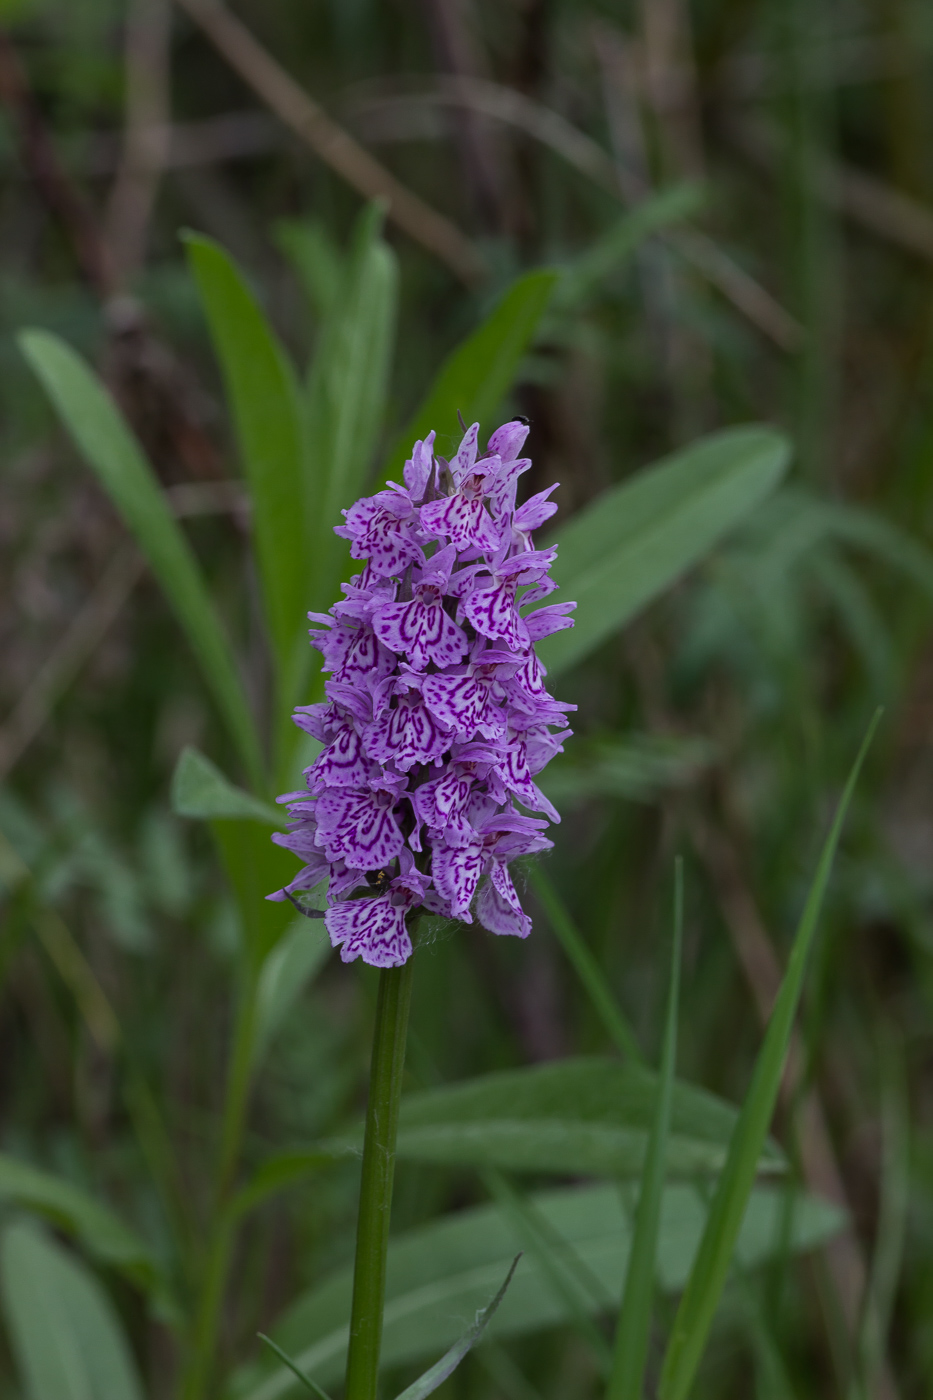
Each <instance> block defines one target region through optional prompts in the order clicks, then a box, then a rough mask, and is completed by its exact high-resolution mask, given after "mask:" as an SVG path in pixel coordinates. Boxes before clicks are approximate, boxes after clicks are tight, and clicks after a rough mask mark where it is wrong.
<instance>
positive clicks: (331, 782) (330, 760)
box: [309, 724, 379, 869]
mask: <svg viewBox="0 0 933 1400" xmlns="http://www.w3.org/2000/svg"><path fill="white" fill-rule="evenodd" d="M374 770H375V771H376V772H378V771H379V770H378V768H377V767H376V764H375V763H373V761H372V759H371V758H370V757H369V756H368V755H367V753H366V751H365V750H364V748H363V740H362V738H361V737H360V734H359V732H358V730H357V729H356V728H354V726H353V725H352V724H345V725H344V726H343V728H342V729H341V730H340V731H339V733H338V734H337V737H336V738H335V739H334V740H333V741H332V742H331V743H330V744H328V746H327V748H326V749H323V750H322V751H321V752H320V753H319V754H318V756H317V758H316V759H315V761H314V765H313V767H312V769H311V777H310V782H309V786H310V787H311V790H312V792H322V791H323V790H324V789H325V788H334V787H336V788H362V787H365V786H366V785H367V784H368V783H369V780H370V778H371V777H372V776H373V771H374ZM368 868H369V867H367V869H368Z"/></svg>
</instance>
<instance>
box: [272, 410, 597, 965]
mask: <svg viewBox="0 0 933 1400" xmlns="http://www.w3.org/2000/svg"><path fill="white" fill-rule="evenodd" d="M527 434H528V428H527V427H526V426H525V424H524V423H523V421H522V420H520V419H515V420H514V421H512V422H510V423H506V424H504V425H503V426H502V427H501V428H499V429H497V431H496V432H494V433H493V435H492V437H491V438H490V439H489V444H488V448H487V454H486V456H484V457H481V458H480V459H479V460H477V448H478V436H479V424H478V423H474V424H473V426H472V427H471V428H470V429H469V430H468V431H467V432H466V434H465V436H464V438H463V441H462V442H461V444H460V447H459V450H458V451H457V454H456V456H455V457H454V458H453V460H452V461H451V462H449V463H448V462H446V461H445V460H444V459H443V458H441V457H435V456H434V452H433V446H434V434H433V433H431V434H429V436H428V437H427V438H426V439H425V440H424V441H423V442H416V443H415V446H414V449H413V452H412V455H411V459H410V460H409V461H408V462H407V463H406V464H405V474H404V482H405V484H404V486H397V485H395V484H394V483H392V482H390V483H389V489H387V490H385V491H380V492H378V493H377V494H376V495H375V496H369V497H366V498H364V499H363V500H361V501H357V503H356V505H354V506H352V507H351V508H350V509H349V510H346V511H344V512H343V514H344V517H345V520H346V524H344V525H340V526H337V527H336V533H337V534H338V535H342V536H343V537H344V538H345V539H348V540H349V541H350V553H351V555H352V557H353V558H354V559H360V560H365V561H366V562H365V564H364V567H363V570H362V572H361V573H359V574H357V575H356V576H355V577H354V578H353V579H352V580H351V582H350V583H348V584H343V585H342V589H343V592H344V594H345V597H344V598H343V600H342V601H341V602H339V603H336V604H335V605H334V607H332V608H331V610H330V613H329V614H320V613H311V614H309V616H310V618H311V620H312V621H314V622H318V623H321V624H323V628H324V629H326V630H317V629H315V630H313V631H312V633H311V637H312V645H313V646H315V647H317V648H318V649H319V650H320V651H321V653H322V655H323V658H324V667H325V669H326V670H328V671H329V672H330V678H329V680H328V681H327V683H326V685H325V694H326V696H327V698H326V700H325V701H323V702H322V703H321V704H317V705H308V706H304V707H302V708H300V709H299V710H297V711H296V714H295V722H296V723H297V724H298V725H299V726H300V727H301V728H302V729H304V730H306V731H307V732H308V733H309V734H312V735H313V736H314V737H315V738H316V739H317V740H319V741H320V743H321V744H323V745H324V747H323V749H322V750H321V752H320V753H319V754H318V756H317V758H316V759H315V761H314V763H313V764H312V765H311V767H310V768H308V769H306V771H305V778H306V790H304V791H302V792H297V793H289V794H287V795H286V796H285V797H283V798H280V799H279V800H280V801H282V802H287V803H289V805H290V815H291V818H292V827H291V829H290V831H289V832H288V833H287V834H285V835H277V836H275V837H274V838H273V839H274V840H277V841H278V842H279V843H280V844H281V845H283V846H286V847H287V848H288V849H289V850H291V851H294V853H295V854H296V855H298V856H300V857H301V859H302V860H303V861H304V862H305V865H304V867H303V869H302V870H301V871H300V872H299V874H298V875H297V876H296V878H295V879H294V880H293V881H292V882H291V884H289V885H287V886H286V888H285V889H284V890H279V891H278V892H277V893H276V894H274V895H271V896H269V897H270V898H271V899H286V898H288V899H291V900H292V901H293V902H295V903H297V904H298V906H299V908H300V907H301V904H300V899H301V894H302V892H304V891H308V890H310V889H312V888H313V887H314V886H316V885H318V884H319V883H320V882H321V881H322V880H323V879H324V878H325V877H326V878H327V879H328V887H327V903H328V908H327V912H326V914H325V916H324V917H325V922H326V926H327V929H328V932H329V934H330V938H331V942H332V943H333V945H334V946H335V947H338V946H339V947H340V950H341V957H342V958H343V960H344V961H345V962H349V961H350V960H352V959H353V958H356V957H362V958H363V961H364V962H367V963H371V964H372V965H373V966H376V967H394V966H398V965H399V964H401V963H403V962H405V960H406V959H407V958H408V956H409V954H410V953H411V946H412V945H411V939H410V937H409V933H408V927H407V919H408V915H409V914H410V913H411V911H413V910H415V909H417V908H420V907H423V908H425V909H427V910H428V911H430V912H433V913H437V914H442V915H445V916H446V917H449V918H454V919H463V920H465V921H466V922H467V923H470V922H472V918H473V911H474V910H475V913H476V917H477V918H478V920H479V922H480V923H481V924H483V925H484V927H486V928H487V929H490V930H491V931H492V932H493V933H503V934H517V935H518V937H520V938H524V937H526V936H527V934H528V933H529V932H530V931H531V924H530V921H529V919H528V916H527V915H526V914H525V913H524V912H523V910H522V907H521V905H520V903H519V899H518V895H517V893H516V891H515V886H514V884H513V883H512V879H511V876H510V875H509V862H510V861H512V860H514V859H515V858H516V857H517V856H523V855H528V854H530V853H531V852H534V851H542V850H545V849H546V848H548V847H549V846H550V845H551V844H552V843H551V842H550V841H549V840H548V839H547V837H546V836H545V835H544V830H545V828H546V827H547V824H548V823H547V820H545V819H544V818H545V817H546V818H549V819H550V820H551V821H555V822H556V821H559V820H560V818H559V816H558V814H557V812H556V811H555V810H554V808H553V807H552V805H551V803H550V802H549V801H548V799H547V798H546V797H545V796H544V794H543V793H542V792H541V791H540V789H539V788H538V787H537V786H536V785H535V782H534V778H535V775H536V774H538V773H540V771H541V769H542V768H544V766H545V764H547V763H548V761H549V760H550V759H551V758H552V757H553V755H554V754H555V753H558V752H560V750H561V747H562V744H561V741H562V739H563V738H565V737H567V736H568V735H569V730H568V729H567V719H566V711H567V710H570V709H573V708H574V706H571V705H565V704H561V703H559V702H558V701H556V700H554V699H553V698H552V697H551V696H550V695H549V694H548V692H547V690H546V689H545V683H544V677H545V672H544V668H543V666H542V665H541V663H540V661H539V660H538V658H537V656H536V654H535V649H534V644H535V642H537V641H538V640H540V638H542V637H546V636H548V635H549V634H550V633H552V632H556V631H559V630H560V629H562V628H564V627H570V626H572V622H571V619H570V618H569V617H568V616H567V614H568V612H570V611H571V610H572V608H573V607H574V604H573V603H558V604H556V605H551V606H548V607H542V608H538V609H537V610H536V611H533V612H531V613H530V614H527V615H525V616H523V615H522V608H523V607H524V606H525V605H526V604H533V603H538V602H540V601H541V600H542V599H543V598H545V597H546V596H547V595H548V594H549V593H551V592H553V590H554V589H555V588H556V586H557V585H556V584H555V583H554V582H553V580H551V579H550V578H549V577H548V570H549V568H550V566H551V564H552V563H553V561H554V557H555V554H556V550H554V549H547V550H540V549H535V548H534V544H533V542H532V538H531V532H532V531H533V530H535V529H537V527H538V526H539V525H542V524H543V523H544V521H545V520H547V519H548V518H549V516H551V515H552V514H553V513H554V511H555V510H556V509H557V507H556V506H555V505H554V503H553V502H551V501H550V500H549V499H548V498H549V496H550V495H551V492H552V491H554V490H555V489H556V488H555V486H552V487H550V488H549V489H548V490H547V491H542V492H540V493H539V494H538V495H536V496H532V498H531V499H530V500H528V501H526V502H525V504H524V505H522V506H519V507H518V508H516V505H515V499H516V486H517V482H518V478H519V476H520V475H521V474H522V472H524V471H527V469H528V468H529V467H530V466H531V463H530V461H529V460H528V459H527V458H523V457H520V456H519V453H520V451H521V448H522V446H523V444H524V441H525V438H526V436H527ZM516 804H517V805H516ZM519 807H522V808H524V809H526V811H524V812H523V811H520V810H519V809H518V808H519ZM527 812H532V813H538V814H542V813H543V814H544V816H543V817H542V816H541V815H538V816H529V815H527V814H526V813H527Z"/></svg>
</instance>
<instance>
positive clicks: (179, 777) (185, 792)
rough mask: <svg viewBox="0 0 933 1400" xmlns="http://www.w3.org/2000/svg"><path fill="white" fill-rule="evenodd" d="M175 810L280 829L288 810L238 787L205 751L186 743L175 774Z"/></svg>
mask: <svg viewBox="0 0 933 1400" xmlns="http://www.w3.org/2000/svg"><path fill="white" fill-rule="evenodd" d="M172 810H173V811H174V812H177V814H178V816H180V817H200V818H202V819H203V820H205V821H211V820H213V819H214V818H215V817H223V818H227V819H228V820H241V821H246V820H252V821H260V822H266V823H267V824H268V825H269V826H274V827H276V828H277V829H278V830H281V829H282V827H283V826H285V824H286V817H285V813H284V812H283V811H281V810H279V809H278V808H276V807H273V806H272V805H271V803H268V802H262V801H260V799H259V798H258V797H253V796H252V794H251V793H248V792H244V791H243V789H242V788H239V787H236V786H235V785H234V784H233V783H231V781H230V779H229V778H227V777H225V776H224V774H223V773H221V771H220V769H219V768H218V767H217V765H216V764H214V763H212V762H211V760H210V759H209V758H206V757H205V756H204V754H203V753H201V752H200V751H199V750H198V749H196V748H194V747H193V746H192V745H191V744H186V745H185V747H184V748H183V749H182V751H181V754H180V755H179V758H178V762H177V763H176V765H175V772H174V774H173V776H172Z"/></svg>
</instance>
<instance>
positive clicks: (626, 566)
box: [539, 427, 790, 675]
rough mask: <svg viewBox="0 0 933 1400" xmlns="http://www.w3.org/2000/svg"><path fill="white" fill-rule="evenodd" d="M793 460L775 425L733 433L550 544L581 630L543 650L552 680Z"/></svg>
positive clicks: (651, 472) (758, 497) (668, 466)
mask: <svg viewBox="0 0 933 1400" xmlns="http://www.w3.org/2000/svg"><path fill="white" fill-rule="evenodd" d="M789 461H790V446H789V444H788V442H787V439H786V438H784V437H783V436H782V435H781V434H780V433H778V432H775V431H774V429H773V428H763V427H743V428H728V429H726V430H724V431H723V432H719V433H712V434H710V436H709V437H706V438H702V439H701V440H700V441H699V442H696V443H693V444H691V446H690V447H687V448H684V449H683V450H682V451H680V452H677V453H675V454H674V455H673V456H672V457H670V458H668V459H667V460H666V461H663V462H660V463H659V464H658V465H657V466H654V467H651V468H649V469H647V470H645V471H641V472H638V473H636V475H635V476H634V477H632V478H631V479H630V480H628V481H625V482H623V483H622V484H621V485H620V486H615V487H613V488H612V489H611V490H609V491H604V492H603V494H602V495H601V496H598V497H597V498H596V500H595V501H593V502H592V504H591V505H589V506H587V507H586V509H585V510H582V511H580V512H579V514H577V515H575V516H574V517H573V519H572V520H571V521H569V523H568V524H567V525H565V526H564V527H563V528H562V529H561V530H559V531H558V532H557V534H556V536H555V537H554V539H552V540H549V541H548V543H556V544H558V545H559V546H560V552H559V554H558V557H557V561H556V563H555V565H554V568H553V570H552V573H553V577H554V578H555V579H556V581H557V583H558V584H559V585H560V587H561V589H562V590H563V596H564V597H566V598H573V599H575V600H576V603H577V608H576V612H575V613H574V625H573V627H572V628H571V629H570V630H569V631H565V632H558V633H556V634H555V635H554V636H551V637H547V638H545V640H544V641H543V642H541V644H540V646H539V651H540V654H541V658H542V660H543V661H544V663H545V665H546V666H547V668H548V671H549V672H550V673H551V674H552V675H555V674H557V672H559V671H563V670H566V669H567V667H569V666H571V665H573V664H574V663H575V662H577V661H581V660H582V659H583V657H585V656H586V655H588V653H589V652H591V651H592V650H593V648H594V647H596V646H598V645H599V643H600V642H602V641H603V640H604V639H605V638H606V637H608V636H609V635H610V633H612V632H614V631H616V630H617V629H618V628H619V627H622V626H623V625H624V624H625V623H626V622H628V621H629V620H630V619H631V618H632V617H634V616H635V614H636V613H637V612H638V611H639V610H640V609H641V608H643V607H645V606H647V604H648V603H650V602H651V601H652V599H653V598H656V597H657V596H658V594H659V593H661V592H663V590H664V589H665V588H669V587H670V585H671V584H672V583H674V582H676V580H677V579H678V578H680V576H681V575H682V574H684V573H685V572H686V570H687V569H689V568H691V567H692V566H693V565H694V564H696V563H698V562H699V560H701V559H702V558H703V556H704V555H705V554H707V553H709V551H710V550H711V549H712V548H713V546H714V545H716V544H717V543H718V542H719V541H720V540H721V539H722V538H723V536H724V535H725V534H726V533H727V532H728V531H729V530H730V529H731V528H732V527H733V526H735V525H736V524H738V522H739V521H740V520H742V519H744V517H745V516H746V515H748V514H749V512H750V511H752V510H753V509H754V507H755V506H757V505H759V504H760V503H761V502H762V501H763V500H764V499H765V497H766V496H767V495H768V494H769V493H770V492H771V491H773V490H774V488H775V486H777V484H778V482H779V481H780V479H781V476H782V475H783V473H784V471H785V470H786V468H787V464H788V462H789Z"/></svg>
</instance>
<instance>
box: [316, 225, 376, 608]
mask: <svg viewBox="0 0 933 1400" xmlns="http://www.w3.org/2000/svg"><path fill="white" fill-rule="evenodd" d="M382 218H383V210H382V208H381V207H380V206H379V205H371V206H370V207H369V208H368V209H366V210H364V212H363V215H362V217H361V219H360V220H359V223H358V226H357V229H356V233H355V237H354V246H353V248H352V250H351V254H350V257H349V259H348V262H347V266H346V268H345V270H344V272H343V274H342V276H341V282H340V296H339V297H337V298H335V299H334V301H333V303H332V305H331V308H330V311H329V313H328V316H327V318H326V320H325V322H324V325H323V328H322V333H321V336H320V338H319V341H318V345H317V350H316V353H315V356H314V362H313V365H312V367H311V373H310V376H309V382H308V413H309V444H310V446H309V452H310V456H311V460H312V463H313V469H314V474H315V481H316V482H317V483H318V484H319V487H318V491H317V494H316V496H315V498H314V499H313V500H312V502H311V504H312V519H311V522H310V531H309V535H310V538H311V539H312V540H313V542H314V544H313V547H314V553H315V560H314V598H315V601H314V602H313V603H312V606H313V607H315V608H326V607H329V605H330V603H331V602H332V601H333V599H332V594H333V593H334V592H335V591H336V588H337V581H338V578H337V576H336V572H335V571H336V569H337V566H338V563H339V561H340V559H341V558H342V556H343V553H345V550H346V546H345V545H344V544H343V543H342V542H341V541H339V540H337V539H336V538H335V536H334V534H333V527H334V526H335V525H338V524H339V523H340V511H341V509H342V508H343V507H345V506H348V505H350V503H351V502H352V501H353V500H354V498H355V497H356V496H358V495H359V494H360V492H361V490H362V489H363V487H364V485H365V483H366V479H367V476H368V474H369V472H370V469H371V467H372V462H373V454H374V452H375V449H376V444H377V441H378V437H379V431H380V429H381V427H382V422H383V418H384V415H385V403H386V393H387V389H388V380H389V368H390V363H391V355H392V346H393V342H394V339H395V322H396V313H397V304H398V265H397V261H396V257H395V254H394V252H393V251H392V249H391V248H390V247H389V246H388V244H387V243H385V242H384V241H383V239H382V238H381V237H380V230H381V225H382Z"/></svg>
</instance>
